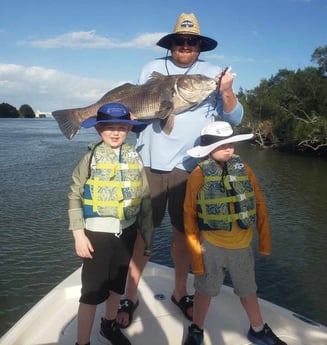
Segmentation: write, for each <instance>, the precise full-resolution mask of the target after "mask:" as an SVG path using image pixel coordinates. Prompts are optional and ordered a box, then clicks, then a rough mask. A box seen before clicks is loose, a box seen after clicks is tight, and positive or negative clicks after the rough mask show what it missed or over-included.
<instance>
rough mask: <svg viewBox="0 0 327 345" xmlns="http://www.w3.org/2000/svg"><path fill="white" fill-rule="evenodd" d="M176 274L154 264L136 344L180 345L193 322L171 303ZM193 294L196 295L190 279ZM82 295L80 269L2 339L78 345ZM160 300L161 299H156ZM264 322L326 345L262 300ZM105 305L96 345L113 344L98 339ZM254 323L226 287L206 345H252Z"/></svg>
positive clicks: (6, 343)
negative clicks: (249, 332)
mask: <svg viewBox="0 0 327 345" xmlns="http://www.w3.org/2000/svg"><path fill="white" fill-rule="evenodd" d="M172 290H173V270H172V269H171V268H168V267H165V266H161V265H156V264H153V263H149V264H148V265H147V267H146V269H145V271H144V274H143V278H142V280H141V282H140V285H139V301H140V305H139V307H138V308H137V309H136V311H135V313H134V321H133V323H132V324H131V326H130V327H129V328H127V329H126V330H124V333H125V334H126V335H127V336H128V338H129V339H130V341H131V343H132V344H133V345H148V344H149V345H150V344H151V345H153V344H155V345H181V344H182V341H183V339H184V338H185V335H186V332H187V327H188V326H189V324H190V322H189V321H188V320H186V319H185V317H184V316H183V314H182V313H181V312H180V310H179V309H178V308H177V307H176V306H175V305H174V304H173V303H172V302H171V301H170V295H171V292H172ZM189 291H193V288H192V279H189ZM79 295H80V269H78V270H77V271H75V272H74V273H73V274H72V275H71V276H69V277H68V278H67V279H66V280H64V281H63V282H62V283H61V284H59V285H58V286H57V287H56V288H55V289H53V290H52V291H51V292H50V293H49V294H48V295H47V296H45V297H44V298H43V299H42V300H41V301H40V302H39V303H37V304H36V305H35V306H34V308H32V309H31V310H30V311H29V312H28V313H27V314H26V315H25V316H24V317H23V318H22V319H21V320H19V321H18V322H17V324H16V325H15V326H14V327H13V328H11V329H10V330H9V331H8V332H7V333H6V334H5V335H4V336H3V337H2V338H1V339H0V344H1V345H52V344H61V345H73V344H75V341H76V328H77V327H76V313H77V308H78V299H79ZM156 296H159V297H161V298H156ZM260 305H261V309H262V313H263V316H264V319H265V321H266V322H267V323H268V324H269V325H270V326H271V328H272V329H273V331H274V332H275V333H276V334H278V336H279V337H280V338H281V339H283V340H284V341H285V342H286V343H287V344H288V345H326V344H327V328H326V327H325V326H322V325H319V324H316V325H313V324H310V323H308V322H304V321H302V320H300V319H299V318H297V317H294V316H293V313H292V312H290V311H288V310H286V309H284V308H280V307H278V306H276V305H274V304H271V303H269V302H267V301H263V300H260ZM103 315H104V304H102V305H100V306H99V307H98V309H97V314H96V320H95V323H94V327H93V334H92V338H91V345H100V344H108V342H107V341H106V340H104V339H103V338H102V337H101V336H100V335H99V325H100V318H101V316H103ZM248 327H249V324H248V320H247V317H246V315H245V312H244V311H243V308H242V307H241V304H240V302H239V299H238V298H237V296H235V295H234V293H233V291H232V289H231V288H229V287H226V286H224V287H223V289H222V291H221V294H220V295H219V296H218V297H216V298H214V299H212V303H211V305H210V309H209V313H208V315H207V319H206V327H205V336H204V344H205V345H224V344H231V345H248V344H250V343H249V341H248V340H247V338H246V333H247V330H248Z"/></svg>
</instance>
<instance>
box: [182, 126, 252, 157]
mask: <svg viewBox="0 0 327 345" xmlns="http://www.w3.org/2000/svg"><path fill="white" fill-rule="evenodd" d="M252 137H253V134H252V133H250V134H239V135H233V129H232V126H231V125H230V124H229V123H228V122H225V121H216V122H212V123H210V124H209V125H207V126H206V127H204V128H203V129H202V130H201V136H200V145H198V146H195V147H193V148H192V149H189V150H187V153H188V154H189V155H190V156H191V157H194V158H201V157H205V156H207V155H209V153H210V152H212V151H213V150H214V149H216V148H217V147H219V146H221V145H224V144H229V143H235V142H237V141H243V140H249V139H251V138H252Z"/></svg>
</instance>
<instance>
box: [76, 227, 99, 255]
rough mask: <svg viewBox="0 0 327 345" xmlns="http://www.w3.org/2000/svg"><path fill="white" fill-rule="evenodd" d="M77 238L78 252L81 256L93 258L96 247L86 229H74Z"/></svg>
mask: <svg viewBox="0 0 327 345" xmlns="http://www.w3.org/2000/svg"><path fill="white" fill-rule="evenodd" d="M73 236H74V240H75V250H76V254H77V255H78V256H80V257H81V258H88V259H92V253H93V252H94V249H93V247H92V244H91V242H90V240H89V239H88V237H87V236H86V235H85V233H84V229H78V230H73Z"/></svg>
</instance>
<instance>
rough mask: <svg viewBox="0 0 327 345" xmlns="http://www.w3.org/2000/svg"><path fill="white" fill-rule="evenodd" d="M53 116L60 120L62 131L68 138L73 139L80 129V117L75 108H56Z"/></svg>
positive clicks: (59, 124)
mask: <svg viewBox="0 0 327 345" xmlns="http://www.w3.org/2000/svg"><path fill="white" fill-rule="evenodd" d="M52 116H53V117H54V118H55V120H56V121H57V122H58V126H59V128H60V130H61V132H62V133H63V134H64V135H65V137H66V138H67V139H69V140H71V139H73V138H74V136H75V135H76V134H77V133H78V131H79V130H80V121H79V117H78V115H77V114H76V113H75V112H74V109H63V110H56V111H54V112H52Z"/></svg>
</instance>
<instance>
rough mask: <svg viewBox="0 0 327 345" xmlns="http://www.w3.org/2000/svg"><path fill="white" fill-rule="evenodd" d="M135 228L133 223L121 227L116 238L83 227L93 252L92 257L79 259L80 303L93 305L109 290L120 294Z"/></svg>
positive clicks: (107, 293) (100, 301) (125, 275)
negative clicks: (120, 232) (120, 233)
mask: <svg viewBox="0 0 327 345" xmlns="http://www.w3.org/2000/svg"><path fill="white" fill-rule="evenodd" d="M136 229H137V227H136V224H134V225H132V226H130V227H128V228H126V229H124V230H123V233H122V235H121V236H120V237H119V238H118V237H117V236H115V234H109V233H104V232H94V231H88V230H85V234H86V236H87V237H88V238H89V240H90V242H91V243H92V246H93V249H94V252H93V253H92V256H93V258H92V259H83V267H82V291H81V297H80V302H81V303H85V304H92V305H97V304H100V303H102V302H104V301H105V300H106V299H107V298H108V297H109V291H114V292H116V293H117V294H120V295H122V294H123V293H124V292H125V284H126V278H127V273H128V265H129V261H130V259H131V257H132V254H133V248H134V243H135V239H136V234H137V232H136Z"/></svg>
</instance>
